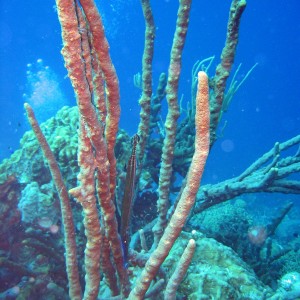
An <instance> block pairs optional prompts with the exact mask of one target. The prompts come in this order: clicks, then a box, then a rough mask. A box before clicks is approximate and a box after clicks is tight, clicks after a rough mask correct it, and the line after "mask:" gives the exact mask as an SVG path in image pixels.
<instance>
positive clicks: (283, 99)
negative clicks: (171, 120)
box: [0, 0, 300, 234]
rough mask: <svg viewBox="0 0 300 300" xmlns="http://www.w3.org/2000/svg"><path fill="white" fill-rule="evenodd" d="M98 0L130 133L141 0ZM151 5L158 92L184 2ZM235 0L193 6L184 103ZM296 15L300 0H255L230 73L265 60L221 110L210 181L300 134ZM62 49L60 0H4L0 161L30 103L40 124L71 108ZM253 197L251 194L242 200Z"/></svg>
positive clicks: (0, 7)
mask: <svg viewBox="0 0 300 300" xmlns="http://www.w3.org/2000/svg"><path fill="white" fill-rule="evenodd" d="M98 2H99V3H98V7H99V9H100V11H101V14H102V16H103V21H104V25H105V29H106V33H107V39H108V41H109V44H110V53H111V57H112V61H113V63H114V65H115V68H116V71H117V74H118V77H119V81H120V91H121V108H122V114H121V122H120V127H122V128H124V129H125V130H126V131H127V132H128V133H129V134H130V135H133V134H135V133H136V132H137V126H138V122H139V111H140V108H139V105H138V99H139V96H140V93H141V91H140V89H138V88H136V87H135V86H134V84H133V76H134V75H135V74H137V73H138V72H141V58H142V53H143V46H144V19H143V16H142V10H141V7H140V3H139V2H140V1H138V0H119V1H98ZM152 2H153V3H152V6H153V14H154V18H155V23H156V40H155V56H154V61H153V82H154V87H155V88H156V86H157V83H158V77H159V74H160V73H161V72H167V70H168V65H169V55H170V49H171V45H172V38H173V33H174V29H175V21H176V13H177V8H178V1H177V0H164V1H163V0H161V1H159V0H153V1H152ZM229 2H230V1H220V0H218V1H217V0H210V1H201V0H194V2H193V4H192V10H191V17H190V25H189V31H188V35H187V40H186V45H185V47H184V54H183V65H182V73H181V78H180V88H179V98H180V97H181V96H183V107H185V106H186V105H187V103H188V102H189V101H190V98H191V70H192V67H193V65H194V63H195V62H196V61H197V60H202V59H205V58H207V57H210V56H213V55H215V60H214V63H213V65H212V67H211V68H210V71H209V75H210V76H213V75H214V70H215V67H216V65H217V64H218V63H219V57H220V54H221V51H222V48H223V46H224V43H225V37H226V25H227V20H228V11H229V6H230V3H229ZM299 11H300V2H299V0H289V1H284V0H277V1H271V0H264V1H251V0H249V1H248V4H247V8H246V10H245V12H244V14H243V17H242V21H241V27H240V35H239V44H238V47H237V53H236V57H235V64H234V67H233V72H234V71H235V70H236V69H237V67H238V65H239V64H242V66H241V69H240V72H239V73H238V75H237V79H238V80H242V78H243V77H244V76H245V75H246V73H247V72H248V71H249V70H250V69H251V67H252V66H253V65H255V64H256V63H257V64H258V65H257V67H256V68H255V69H254V70H253V72H252V73H251V74H250V76H249V78H248V79H247V80H246V81H245V83H244V84H243V85H242V86H241V88H240V89H239V90H238V92H237V93H236V95H235V96H234V98H233V101H232V103H231V104H230V106H229V109H228V111H227V112H226V113H225V114H224V115H223V118H222V121H221V124H220V127H223V126H224V125H225V124H226V126H224V130H223V131H222V135H221V131H220V130H219V134H220V136H219V138H218V140H217V142H216V143H215V144H214V146H213V148H212V151H211V153H210V156H209V159H208V162H207V166H206V170H205V174H204V178H203V183H205V184H206V183H212V184H213V183H217V182H219V181H222V180H225V179H227V178H231V177H234V176H238V175H239V174H240V173H241V172H242V171H243V170H244V169H245V168H247V167H248V166H249V165H250V164H251V163H252V162H254V161H255V160H256V159H257V158H258V157H260V156H261V155H262V154H263V153H265V152H266V151H268V150H269V149H271V148H272V147H273V145H274V143H275V142H283V141H285V140H287V139H290V138H292V137H293V136H296V135H299V134H300V88H299V84H300V72H299V70H300V60H299V53H300V22H299ZM61 48H62V39H61V32H60V25H59V22H58V18H57V14H56V9H55V1H53V0H52V1H50V0H31V1H19V0H0V107H1V109H0V120H1V125H2V126H0V162H1V161H2V160H3V159H4V158H7V157H9V156H10V155H11V153H13V151H15V150H16V149H18V147H19V140H20V138H21V137H22V135H23V134H24V132H25V131H26V130H28V129H29V125H28V123H27V120H26V119H25V116H24V109H23V103H24V102H25V101H27V102H29V103H30V104H31V105H32V106H33V108H34V110H35V111H36V114H37V118H38V120H39V121H45V120H46V119H48V118H49V117H51V116H53V115H54V114H55V112H56V111H57V110H58V109H60V108H61V107H62V106H64V105H70V106H73V105H75V102H76V101H75V97H74V92H73V89H72V87H71V84H70V82H69V79H68V77H67V71H66V69H65V67H64V61H63V58H62V55H61V53H60V51H61ZM298 179H299V178H298ZM247 197H250V196H245V198H243V199H245V200H247V199H249V198H247ZM251 197H252V195H251ZM255 197H257V198H255ZM298 198H299V196H291V195H280V194H270V195H265V194H260V195H256V196H253V197H252V199H257V200H258V201H257V207H256V208H257V210H258V209H259V208H260V205H261V206H262V209H263V210H266V209H268V207H267V205H266V204H268V203H270V204H271V205H277V204H278V207H280V206H282V205H283V203H285V202H284V201H285V200H287V199H288V200H296V201H295V203H296V204H297V200H298ZM265 205H266V206H265ZM295 206H297V205H295ZM266 207H267V208H266ZM298 209H299V204H298ZM253 210H254V211H255V209H254V208H253ZM298 219H299V218H298ZM297 234H298V232H297Z"/></svg>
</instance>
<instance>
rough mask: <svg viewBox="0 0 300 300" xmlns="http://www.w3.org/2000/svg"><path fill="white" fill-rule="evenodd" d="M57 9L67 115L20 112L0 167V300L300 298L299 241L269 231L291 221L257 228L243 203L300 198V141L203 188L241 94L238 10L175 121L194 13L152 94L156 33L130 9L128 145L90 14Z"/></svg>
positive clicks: (63, 3)
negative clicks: (141, 30)
mask: <svg viewBox="0 0 300 300" xmlns="http://www.w3.org/2000/svg"><path fill="white" fill-rule="evenodd" d="M56 6H57V13H58V18H59V22H60V24H61V32H62V40H63V49H62V55H63V58H64V61H65V67H66V69H67V71H68V77H69V78H70V81H71V83H72V86H73V89H74V92H75V95H76V100H77V106H76V107H66V106H64V107H63V108H62V109H61V110H60V111H58V113H57V114H56V115H55V116H54V117H52V118H50V119H49V120H47V121H46V122H45V123H43V124H41V126H40V125H39V124H38V122H37V120H36V117H35V114H34V111H33V109H32V108H31V106H30V105H29V104H27V103H26V104H25V110H26V113H27V117H28V121H29V123H30V125H31V127H32V131H28V132H26V133H25V134H24V136H23V138H22V140H21V148H20V149H18V150H17V151H15V152H14V153H13V154H12V155H11V157H10V158H9V159H6V160H4V161H3V162H2V164H1V165H0V170H1V177H0V220H1V228H0V266H1V269H0V279H1V280H0V282H1V283H0V292H1V294H0V298H1V299H72V300H73V299H74V300H75V299H297V297H300V264H299V252H300V250H299V245H300V239H299V238H298V233H297V231H296V230H295V231H294V232H293V234H294V238H293V239H292V238H291V237H290V236H284V235H283V234H282V232H283V231H284V230H281V231H280V228H283V226H288V225H287V224H286V225H284V224H283V219H284V218H289V220H290V223H292V222H293V221H294V222H296V220H297V216H298V217H299V211H296V210H294V211H293V208H292V206H293V204H292V203H282V204H281V207H280V209H278V210H271V212H270V214H271V217H269V219H268V220H267V221H266V222H265V223H263V224H262V223H260V224H258V223H257V222H256V216H255V212H254V211H253V210H252V211H251V210H248V207H249V206H250V205H251V201H254V200H251V201H250V200H249V201H247V195H249V194H251V193H258V192H265V193H285V194H299V193H300V181H299V180H298V179H299V177H297V175H299V171H300V151H299V149H300V148H299V143H300V135H298V136H295V137H293V138H291V139H289V140H287V141H284V142H276V143H275V144H274V147H272V149H270V150H269V151H268V152H266V153H265V154H263V155H262V156H261V157H259V158H258V159H257V160H256V161H255V162H253V164H251V165H250V166H249V167H248V168H247V169H246V170H245V171H244V172H242V174H240V175H239V176H236V177H234V178H230V179H228V180H226V181H223V182H219V183H217V184H206V185H203V184H202V185H201V186H200V182H201V177H202V174H203V172H204V169H205V163H206V160H207V157H208V155H209V154H210V151H211V149H212V148H213V146H214V143H215V141H216V140H217V138H218V134H217V129H218V126H219V125H220V120H221V118H222V116H223V114H224V113H225V112H226V111H227V110H228V109H229V108H230V104H231V100H232V98H233V97H234V94H235V92H236V91H237V89H238V88H240V86H241V84H242V83H243V82H237V81H236V79H235V76H233V81H232V82H231V83H229V82H228V78H229V76H230V75H233V74H231V73H232V66H233V63H234V58H235V53H236V49H237V44H238V37H239V26H240V22H241V19H242V15H243V12H244V10H245V8H246V1H245V0H232V3H231V7H230V12H229V19H228V24H227V35H226V41H225V46H224V48H223V50H222V53H221V59H220V62H219V63H218V65H217V67H216V70H215V74H214V75H213V76H210V77H209V76H208V75H207V73H208V70H209V68H211V63H212V60H213V58H208V59H203V60H202V61H199V62H197V63H196V64H195V66H194V68H193V70H192V82H191V84H192V87H191V88H192V99H190V105H189V107H188V108H187V109H186V110H184V109H182V107H181V106H180V101H179V98H180V97H179V95H178V93H179V92H178V86H179V79H180V74H181V67H182V53H183V48H184V45H185V42H186V35H187V31H188V25H189V13H190V9H191V0H180V1H179V7H178V14H177V23H176V30H175V33H174V37H173V44H172V49H171V53H170V64H169V69H168V72H167V74H161V75H160V78H159V83H158V86H157V87H156V88H153V80H152V61H153V53H154V40H155V24H154V19H153V15H152V10H151V6H150V0H141V6H142V10H143V14H144V20H145V45H144V53H143V57H142V72H141V74H140V75H137V76H135V79H134V81H135V86H136V87H138V88H140V89H141V97H140V99H139V104H140V123H139V125H138V128H137V134H136V135H134V136H133V137H132V138H130V136H129V135H128V133H127V132H126V131H125V130H123V129H121V128H119V120H120V92H119V81H118V76H117V74H116V71H115V68H114V65H113V62H112V60H111V57H110V53H109V44H108V41H107V39H106V35H105V30H104V27H103V24H102V18H101V15H100V13H99V11H98V9H97V7H96V5H95V3H94V1H93V0H76V1H74V0H56ZM254 68H255V66H254V67H253V68H252V69H251V70H250V71H249V72H248V73H247V75H246V76H245V79H246V78H247V77H248V76H251V72H252V70H253V69H254ZM210 72H211V70H210ZM226 87H227V88H226ZM164 99H166V100H167V115H166V118H165V120H164V121H163V119H164V118H162V115H161V111H162V101H163V100H164ZM163 123H164V124H163ZM174 195H176V197H174ZM229 200H231V201H229ZM294 228H295V226H294ZM286 231H289V230H286ZM280 232H281V233H280ZM289 232H291V231H289Z"/></svg>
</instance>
